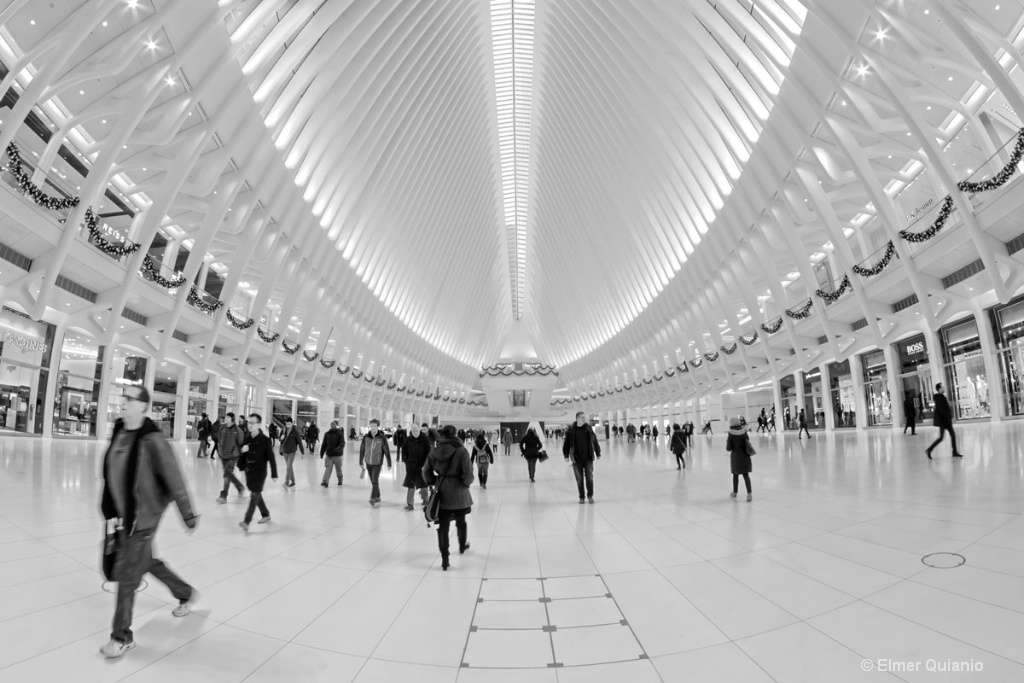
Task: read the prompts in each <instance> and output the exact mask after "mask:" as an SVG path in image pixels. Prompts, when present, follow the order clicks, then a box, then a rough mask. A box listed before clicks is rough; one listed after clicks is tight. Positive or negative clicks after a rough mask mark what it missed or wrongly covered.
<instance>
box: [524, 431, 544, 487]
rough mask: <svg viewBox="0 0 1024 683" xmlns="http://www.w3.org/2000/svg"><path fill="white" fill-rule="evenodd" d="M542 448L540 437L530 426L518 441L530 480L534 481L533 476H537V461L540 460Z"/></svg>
mask: <svg viewBox="0 0 1024 683" xmlns="http://www.w3.org/2000/svg"><path fill="white" fill-rule="evenodd" d="M542 450H544V445H543V444H542V443H541V442H540V437H539V436H537V432H536V431H535V430H534V429H533V427H530V428H529V429H527V430H526V434H525V435H524V436H523V438H522V439H521V440H520V441H519V452H520V454H521V455H522V456H523V457H524V458H526V469H527V471H528V472H529V473H530V481H531V482H532V481H535V479H534V477H536V476H537V461H538V460H540V457H541V456H540V453H541V451H542Z"/></svg>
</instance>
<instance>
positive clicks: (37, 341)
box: [0, 306, 56, 434]
mask: <svg viewBox="0 0 1024 683" xmlns="http://www.w3.org/2000/svg"><path fill="white" fill-rule="evenodd" d="M55 332H56V327H54V326H53V325H51V324H49V323H46V322H42V321H40V322H36V321H35V320H32V319H31V318H29V317H28V316H27V315H25V314H23V313H19V312H18V311H15V310H14V309H12V308H8V307H6V306H4V307H3V309H0V433H2V432H5V431H8V432H23V433H26V434H42V432H43V397H44V396H46V383H47V382H48V381H49V378H50V355H51V352H52V350H53V339H54V333H55Z"/></svg>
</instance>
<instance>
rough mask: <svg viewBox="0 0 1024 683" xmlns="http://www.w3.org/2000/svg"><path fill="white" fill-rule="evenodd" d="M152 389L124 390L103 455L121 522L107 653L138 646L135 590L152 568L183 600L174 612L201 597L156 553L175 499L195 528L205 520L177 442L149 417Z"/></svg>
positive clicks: (111, 510) (113, 518)
mask: <svg viewBox="0 0 1024 683" xmlns="http://www.w3.org/2000/svg"><path fill="white" fill-rule="evenodd" d="M148 409H149V391H147V390H146V388H145V387H139V386H130V387H126V388H125V390H124V405H123V407H122V410H123V418H122V419H120V420H118V421H117V423H116V424H115V425H114V434H113V436H112V437H111V439H110V446H108V447H107V452H106V455H105V456H104V458H103V499H102V503H101V508H102V510H103V517H104V519H106V520H107V524H108V526H114V525H116V529H117V544H118V549H117V559H116V560H115V562H114V579H115V580H116V581H117V607H116V608H115V610H114V625H113V629H112V631H111V633H110V642H109V643H107V644H106V645H104V646H103V647H101V648H100V652H101V653H102V654H103V656H105V657H109V658H112V659H113V658H117V657H120V656H122V655H124V654H125V653H126V652H128V650H131V649H132V648H134V647H135V640H134V637H133V634H132V628H131V626H132V609H133V608H134V606H135V589H136V588H138V587H139V583H141V581H142V577H143V576H144V575H145V574H147V573H149V574H152V575H153V576H155V577H156V578H157V579H159V580H160V581H161V582H162V583H164V584H165V585H166V586H167V588H168V589H170V591H171V594H172V595H173V596H174V597H175V598H176V599H177V600H178V605H177V607H175V608H174V609H173V610H172V611H171V614H173V615H174V616H176V617H183V616H185V615H186V614H188V613H189V610H190V608H191V605H192V603H193V602H194V601H195V599H196V595H197V594H196V589H195V588H193V587H192V586H190V585H189V584H188V583H187V582H185V580H184V579H182V578H181V577H180V576H178V575H177V574H175V573H174V572H173V571H171V570H170V569H169V568H168V567H167V565H165V564H164V563H163V562H162V561H161V560H159V559H157V558H155V557H153V537H154V536H155V535H156V528H157V525H159V524H160V518H161V517H162V516H163V514H164V510H165V509H166V508H167V506H168V505H169V504H170V503H172V502H173V503H175V504H176V505H177V506H178V512H179V513H180V514H181V518H182V520H184V522H185V526H187V527H188V529H189V531H190V532H191V531H193V530H194V529H195V528H196V525H197V524H198V522H199V518H198V516H197V515H196V514H195V513H194V512H193V511H192V501H191V499H190V498H189V495H188V490H187V489H186V488H185V479H184V477H183V476H182V474H181V468H180V467H179V466H178V460H177V458H176V457H175V456H174V451H172V450H171V445H170V444H169V443H168V442H167V439H165V438H164V436H163V434H161V433H160V428H159V427H157V426H156V424H155V423H154V422H153V421H152V420H150V419H149V418H148V417H146V411H147V410H148Z"/></svg>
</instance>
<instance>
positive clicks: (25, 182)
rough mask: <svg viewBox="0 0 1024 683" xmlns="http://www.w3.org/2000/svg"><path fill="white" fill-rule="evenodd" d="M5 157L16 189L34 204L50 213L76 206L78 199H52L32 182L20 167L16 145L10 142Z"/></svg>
mask: <svg viewBox="0 0 1024 683" xmlns="http://www.w3.org/2000/svg"><path fill="white" fill-rule="evenodd" d="M7 156H8V158H10V160H11V161H10V164H9V166H8V168H9V169H10V171H11V175H13V176H14V179H15V180H16V181H18V187H20V188H21V190H22V192H24V193H25V194H27V195H28V196H29V197H31V198H32V201H34V202H35V203H36V204H38V205H39V206H41V207H43V208H44V209H50V210H51V211H66V210H68V209H71V208H74V207H76V206H78V201H79V199H78V197H52V196H50V195H48V194H46V193H45V192H43V191H42V190H41V189H39V186H38V185H36V184H35V183H33V182H32V178H31V176H29V174H28V173H25V171H24V169H22V167H21V150H19V149H18V145H17V143H15V142H13V141H12V142H11V143H10V144H9V145H7Z"/></svg>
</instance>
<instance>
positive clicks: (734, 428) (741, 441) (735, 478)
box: [725, 417, 754, 502]
mask: <svg viewBox="0 0 1024 683" xmlns="http://www.w3.org/2000/svg"><path fill="white" fill-rule="evenodd" d="M749 443H750V435H749V434H748V433H747V428H746V427H744V426H743V425H742V424H740V418H739V417H733V418H731V419H730V420H729V436H728V438H726V440H725V450H727V451H729V460H730V465H731V466H732V493H730V494H729V496H730V497H732V498H735V497H736V492H737V490H738V489H739V484H740V475H743V483H744V484H745V485H746V487H747V501H748V502H749V501H751V500H753V499H754V497H753V495H752V494H751V492H750V472H751V470H752V469H753V467H752V466H751V463H750V453H749V451H748V450H747V444H749Z"/></svg>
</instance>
